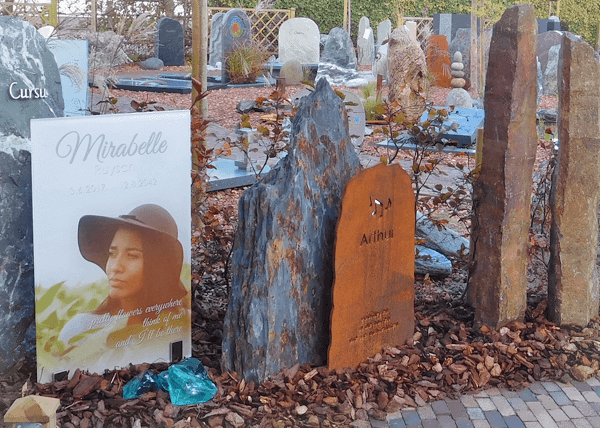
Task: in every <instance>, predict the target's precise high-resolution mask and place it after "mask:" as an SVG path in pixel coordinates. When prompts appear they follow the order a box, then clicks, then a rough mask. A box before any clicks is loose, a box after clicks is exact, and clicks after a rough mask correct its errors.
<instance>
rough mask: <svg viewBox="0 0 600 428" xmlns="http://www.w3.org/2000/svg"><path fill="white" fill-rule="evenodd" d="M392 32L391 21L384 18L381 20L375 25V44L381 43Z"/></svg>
mask: <svg viewBox="0 0 600 428" xmlns="http://www.w3.org/2000/svg"><path fill="white" fill-rule="evenodd" d="M391 34H392V21H390V20H389V19H386V20H385V21H381V22H380V23H379V25H378V26H377V44H378V45H381V44H382V43H383V42H384V41H385V40H387V39H389V38H390V35H391Z"/></svg>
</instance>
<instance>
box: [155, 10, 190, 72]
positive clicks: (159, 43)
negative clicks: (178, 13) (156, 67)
mask: <svg viewBox="0 0 600 428" xmlns="http://www.w3.org/2000/svg"><path fill="white" fill-rule="evenodd" d="M155 51H156V57H157V58H159V59H161V60H162V62H163V63H164V64H165V65H167V66H168V65H176V66H179V65H184V64H185V55H184V51H183V27H182V26H181V24H180V23H179V21H177V20H175V19H173V18H161V19H159V20H158V25H157V31H156V50H155Z"/></svg>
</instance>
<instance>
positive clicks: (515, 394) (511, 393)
mask: <svg viewBox="0 0 600 428" xmlns="http://www.w3.org/2000/svg"><path fill="white" fill-rule="evenodd" d="M500 393H501V394H502V395H503V396H504V397H506V398H517V397H518V396H519V393H518V392H517V391H511V390H510V389H506V388H500Z"/></svg>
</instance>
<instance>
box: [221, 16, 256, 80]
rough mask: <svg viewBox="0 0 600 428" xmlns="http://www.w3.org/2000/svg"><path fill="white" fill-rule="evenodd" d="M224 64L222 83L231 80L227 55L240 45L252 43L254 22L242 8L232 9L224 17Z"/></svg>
mask: <svg viewBox="0 0 600 428" xmlns="http://www.w3.org/2000/svg"><path fill="white" fill-rule="evenodd" d="M222 30H223V36H222V41H223V42H222V43H223V55H222V58H223V65H222V67H221V83H227V82H229V73H227V56H228V54H229V53H230V52H231V51H232V50H235V49H236V48H238V47H240V46H244V45H247V44H250V43H252V23H251V22H250V18H248V15H246V14H245V13H244V11H243V10H241V9H231V10H230V11H229V12H227V13H226V14H225V16H224V17H223V29H222Z"/></svg>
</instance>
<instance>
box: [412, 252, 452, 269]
mask: <svg viewBox="0 0 600 428" xmlns="http://www.w3.org/2000/svg"><path fill="white" fill-rule="evenodd" d="M415 273H418V274H421V275H426V274H429V275H435V276H440V275H443V276H447V275H450V274H451V273H452V262H451V261H450V260H449V259H448V258H447V257H446V256H444V255H443V254H441V253H438V252H437V251H435V250H432V249H431V248H427V247H423V246H422V245H415Z"/></svg>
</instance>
